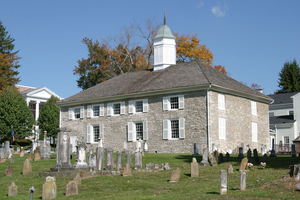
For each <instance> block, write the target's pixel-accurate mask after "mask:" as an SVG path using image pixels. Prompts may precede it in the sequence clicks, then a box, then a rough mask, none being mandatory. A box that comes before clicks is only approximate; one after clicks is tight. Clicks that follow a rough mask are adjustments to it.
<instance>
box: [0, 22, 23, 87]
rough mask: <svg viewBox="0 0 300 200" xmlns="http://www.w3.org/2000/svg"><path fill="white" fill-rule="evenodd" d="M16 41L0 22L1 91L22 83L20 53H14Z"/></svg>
mask: <svg viewBox="0 0 300 200" xmlns="http://www.w3.org/2000/svg"><path fill="white" fill-rule="evenodd" d="M14 41H15V40H14V39H13V38H11V36H10V35H8V32H7V31H6V30H5V27H4V26H3V24H2V22H1V21H0V91H2V90H3V89H4V88H6V87H7V86H10V85H11V86H12V85H15V84H16V83H18V82H19V81H20V80H19V79H20V78H19V77H17V75H18V74H19V72H18V71H17V69H18V68H19V67H20V65H19V64H18V60H19V59H20V58H19V57H18V56H17V53H18V51H15V52H13V49H14V46H15V45H14V44H13V42H14Z"/></svg>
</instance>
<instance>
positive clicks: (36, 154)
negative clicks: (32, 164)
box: [34, 147, 41, 161]
mask: <svg viewBox="0 0 300 200" xmlns="http://www.w3.org/2000/svg"><path fill="white" fill-rule="evenodd" d="M38 160H41V151H40V147H36V149H35V150H34V161H38Z"/></svg>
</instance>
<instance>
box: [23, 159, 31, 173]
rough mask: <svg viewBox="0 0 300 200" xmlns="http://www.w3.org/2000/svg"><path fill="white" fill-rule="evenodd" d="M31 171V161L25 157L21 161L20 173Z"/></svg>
mask: <svg viewBox="0 0 300 200" xmlns="http://www.w3.org/2000/svg"><path fill="white" fill-rule="evenodd" d="M31 172H32V165H31V162H30V161H29V160H28V159H26V160H25V161H24V162H23V170H22V174H23V175H25V174H31Z"/></svg>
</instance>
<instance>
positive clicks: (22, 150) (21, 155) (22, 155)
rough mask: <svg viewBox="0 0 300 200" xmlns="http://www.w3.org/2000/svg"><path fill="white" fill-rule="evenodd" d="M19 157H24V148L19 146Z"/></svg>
mask: <svg viewBox="0 0 300 200" xmlns="http://www.w3.org/2000/svg"><path fill="white" fill-rule="evenodd" d="M20 157H24V149H23V147H21V152H20Z"/></svg>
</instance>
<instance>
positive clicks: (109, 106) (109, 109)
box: [107, 101, 125, 116]
mask: <svg viewBox="0 0 300 200" xmlns="http://www.w3.org/2000/svg"><path fill="white" fill-rule="evenodd" d="M115 104H120V114H114V105H115ZM124 114H125V101H120V102H114V103H108V104H107V116H119V115H124Z"/></svg>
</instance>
